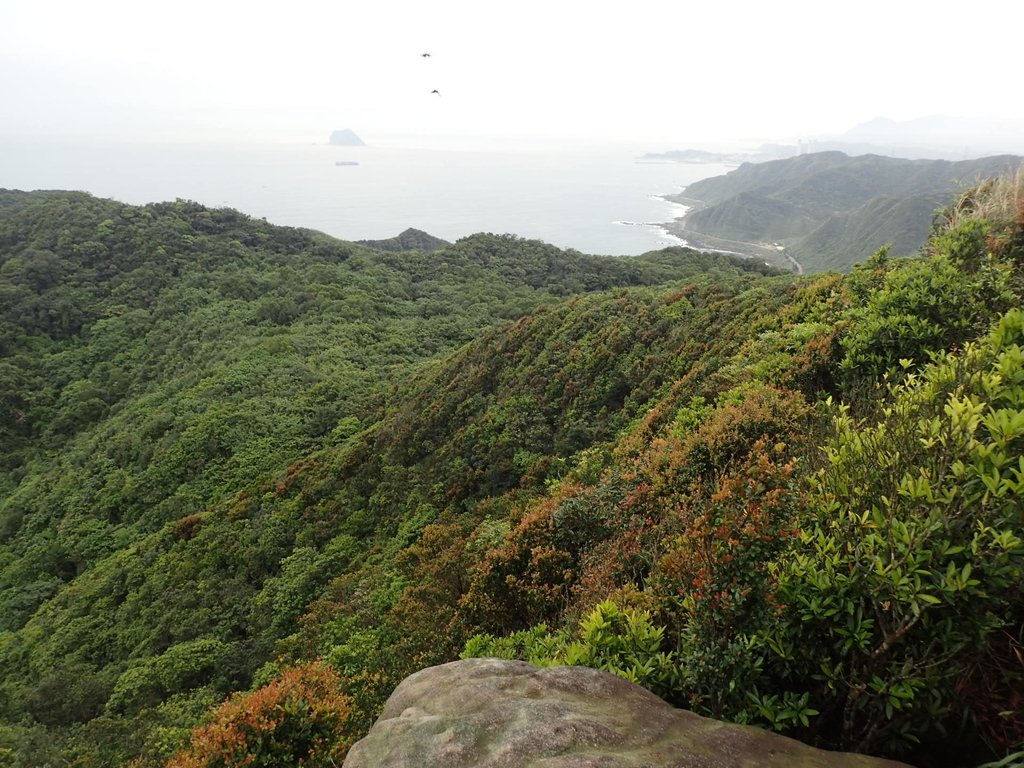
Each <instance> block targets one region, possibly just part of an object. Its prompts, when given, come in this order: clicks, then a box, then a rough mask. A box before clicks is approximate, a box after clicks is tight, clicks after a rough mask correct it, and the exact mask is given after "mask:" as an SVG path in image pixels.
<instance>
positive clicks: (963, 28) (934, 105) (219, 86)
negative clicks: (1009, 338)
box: [0, 0, 1024, 150]
mask: <svg viewBox="0 0 1024 768" xmlns="http://www.w3.org/2000/svg"><path fill="white" fill-rule="evenodd" d="M1021 29H1024V3H1019V2H1010V3H1007V2H1004V1H1003V0H976V1H975V2H973V3H970V4H968V5H965V4H964V3H963V2H962V0H899V2H893V1H892V0H858V2H821V0H775V2H771V3H767V2H761V1H760V0H758V1H757V2H754V1H753V0H716V2H689V3H684V2H679V0H633V1H632V2H630V3H627V4H621V3H617V4H613V3H594V2H589V1H587V2H584V0H557V2H553V1H552V0H516V2H502V1H501V0H496V1H495V2H480V0H431V2H423V1H422V0H372V1H365V0H364V1H363V2H354V1H353V2H344V1H341V2H338V1H335V2H330V3H328V2H321V1H320V0H290V1H289V2H287V3H281V2H278V1H277V0H275V2H269V1H268V0H245V1H244V2H242V1H241V0H217V1H216V2H209V0H176V2H174V3H151V2H139V0H90V1H89V2H82V0H3V1H2V2H0V135H7V136H15V135H17V136H26V135H27V136H36V137H38V136H63V137H69V136H73V137H79V138H81V137H89V138H93V139H100V138H114V139H125V138H133V139H148V140H153V139H161V140H175V141H178V140H195V139H211V138H220V139H230V140H236V141H242V140H257V139H259V140H262V139H266V138H269V137H272V138H288V139H296V138H298V139H301V140H307V141H319V140H321V137H322V136H325V135H327V134H328V133H329V132H330V130H332V129H335V128H345V127H350V128H352V129H353V130H355V131H356V132H357V133H359V134H361V135H363V134H384V133H390V134H404V135H413V136H419V137H451V136H459V137H466V136H504V137H509V139H510V140H515V139H524V138H527V137H538V136H556V137H562V138H569V139H571V140H573V141H588V140H594V139H599V140H609V139H617V140H645V141H649V142H656V143H658V144H659V145H660V146H654V147H652V149H663V150H665V149H677V148H681V145H683V144H685V143H695V142H697V141H700V142H715V141H722V140H728V141H732V140H736V139H740V138H755V137H757V138H760V139H779V140H783V139H785V140H791V139H794V138H800V137H804V138H806V137H807V136H809V135H820V134H828V133H838V132H842V131H844V130H846V129H848V128H850V127H852V126H854V125H857V124H860V123H862V122H865V121H868V120H871V119H873V118H875V117H879V116H884V117H888V118H891V119H894V120H898V121H904V120H909V119H913V118H918V117H924V116H929V115H935V114H951V115H956V116H961V117H972V118H982V117H984V118H1002V119H1017V120H1020V119H1024V100H1021V99H1019V98H1018V97H1017V89H1016V79H1017V76H1018V73H1019V70H1020V46H1019V42H1018V39H1017V38H1018V36H1019V34H1018V33H1019V30H1021ZM422 53H430V54H431V56H430V57H423V56H421V54H422ZM435 89H436V90H438V91H440V93H441V96H436V95H433V94H432V93H431V91H432V90H435Z"/></svg>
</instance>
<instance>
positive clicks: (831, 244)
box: [677, 152, 1021, 272]
mask: <svg viewBox="0 0 1024 768" xmlns="http://www.w3.org/2000/svg"><path fill="white" fill-rule="evenodd" d="M1020 164H1021V158H1020V157H1017V156H1014V155H998V156H993V157H984V158H979V159H976V160H961V161H956V162H951V161H948V160H905V159H901V158H894V157H883V156H881V155H857V156H853V157H850V156H847V155H845V154H844V153H842V152H815V153H811V154H805V155H798V156H796V157H791V158H786V159H783V160H773V161H770V162H765V163H744V164H743V165H741V166H740V167H739V168H737V169H736V170H734V171H732V172H730V173H727V174H725V175H724V176H716V177H712V178H708V179H703V180H701V181H698V182H695V183H693V184H690V185H689V186H688V187H687V188H686V189H685V190H684V191H683V192H682V193H681V194H680V195H678V196H677V197H678V199H679V200H680V201H682V202H687V203H689V204H694V205H695V209H694V210H693V211H691V212H690V213H688V214H687V216H686V217H685V218H684V219H683V220H682V222H681V224H679V225H678V229H679V231H678V232H677V234H679V235H680V236H681V237H684V238H687V239H688V240H689V241H690V242H693V243H700V244H703V245H707V246H708V247H719V248H724V249H727V250H734V251H739V252H742V253H749V254H751V255H754V256H762V257H766V258H768V259H769V260H770V261H773V262H777V261H779V258H780V255H779V253H778V251H777V248H776V246H777V245H781V246H783V247H784V248H785V254H786V255H789V256H792V257H794V258H795V259H796V260H797V261H798V262H799V263H800V264H801V265H802V266H803V268H804V269H805V270H807V271H809V272H823V271H826V270H830V269H837V270H842V271H848V270H849V269H850V268H851V267H852V266H853V265H854V264H857V263H859V262H862V261H864V260H865V259H867V258H868V256H870V255H871V254H872V253H874V252H875V251H877V250H878V249H879V248H881V247H882V246H885V245H891V246H892V254H893V255H894V256H909V255H911V254H913V253H915V252H916V251H917V249H918V248H920V247H921V245H922V244H923V243H924V242H925V239H926V238H927V236H928V232H929V230H930V227H931V216H932V215H933V213H934V212H935V211H936V210H937V209H938V208H940V207H942V206H943V205H944V204H945V203H946V202H947V201H948V199H949V198H950V197H951V196H953V195H954V194H958V193H960V192H963V191H964V190H965V189H967V188H969V187H971V186H973V185H975V184H977V183H978V182H979V181H981V180H982V179H987V178H991V177H995V176H1000V175H1006V174H1008V173H1012V172H1013V171H1015V170H1016V169H1017V168H1018V167H1019V166H1020Z"/></svg>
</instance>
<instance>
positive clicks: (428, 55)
mask: <svg viewBox="0 0 1024 768" xmlns="http://www.w3.org/2000/svg"><path fill="white" fill-rule="evenodd" d="M420 56H422V57H423V58H424V59H429V58H430V54H429V53H421V54H420Z"/></svg>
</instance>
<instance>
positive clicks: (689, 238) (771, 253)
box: [652, 189, 804, 275]
mask: <svg viewBox="0 0 1024 768" xmlns="http://www.w3.org/2000/svg"><path fill="white" fill-rule="evenodd" d="M685 191H686V190H685V189H684V190H683V192H680V193H675V194H668V193H666V194H661V195H654V197H657V198H659V199H661V200H664V201H665V202H666V203H671V204H672V205H674V206H677V207H679V208H681V209H682V212H681V213H680V214H679V215H678V216H675V217H673V219H672V221H670V222H664V223H661V224H655V225H652V226H656V227H657V228H658V229H660V230H661V231H662V232H664V234H665V237H667V238H672V239H675V240H678V241H680V243H681V244H682V245H685V246H686V247H689V248H693V249H694V250H697V251H715V252H717V253H728V254H731V255H733V256H742V257H743V258H747V259H762V260H763V261H764V262H765V263H766V264H768V265H769V266H773V267H778V268H780V269H791V270H792V271H793V272H795V273H796V274H798V275H802V274H803V273H804V268H803V265H802V264H801V263H800V262H799V261H797V260H796V259H795V258H793V256H791V255H790V254H788V253H786V252H785V250H784V249H781V248H780V247H779V246H766V245H762V244H760V243H748V242H745V241H742V240H729V239H727V238H721V237H714V236H713V235H706V234H703V233H701V232H695V231H694V230H690V229H687V228H686V223H685V219H686V217H687V215H688V214H689V213H690V212H691V211H694V210H700V209H701V208H704V207H706V203H704V202H703V201H702V200H697V199H695V198H692V197H686V195H685V194H684V193H685Z"/></svg>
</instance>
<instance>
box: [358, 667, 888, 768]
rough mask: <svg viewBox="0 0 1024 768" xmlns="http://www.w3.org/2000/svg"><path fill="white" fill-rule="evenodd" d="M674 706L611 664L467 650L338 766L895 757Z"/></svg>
mask: <svg viewBox="0 0 1024 768" xmlns="http://www.w3.org/2000/svg"><path fill="white" fill-rule="evenodd" d="M900 765H901V764H899V763H894V762H891V761H887V760H880V759H878V758H872V757H865V756H862V755H852V754H841V753H836V752H825V751H822V750H820V749H815V748H813V747H809V746H807V745H805V744H801V743H800V742H798V741H794V740H793V739H788V738H785V737H783V736H778V735H776V734H772V733H768V732H766V731H762V730H759V729H757V728H751V727H746V726H739V725H730V724H727V723H721V722H718V721H715V720H709V719H707V718H703V717H700V716H699V715H695V714H693V713H692V712H686V711H684V710H680V709H675V708H673V707H671V706H669V705H668V704H666V703H665V702H663V701H662V700H661V699H659V698H658V697H657V696H655V695H654V694H652V693H650V692H649V691H646V690H644V689H643V688H641V687H639V686H637V685H634V684H633V683H630V682H628V681H626V680H623V679H621V678H619V677H615V676H614V675H611V674H608V673H605V672H599V671H597V670H593V669H585V668H582V667H550V668H546V669H538V668H537V667H534V666H532V665H530V664H526V663H525V662H521V661H502V660H499V659H469V660H466V661H456V662H452V663H451V664H444V665H442V666H439V667H431V668H429V669H424V670H422V671H420V672H417V673H416V674H414V675H411V676H410V677H408V678H406V680H405V681H403V682H402V684H401V685H399V686H398V688H396V689H395V692H394V693H393V694H392V695H391V698H390V699H388V702H387V704H386V705H385V707H384V711H383V713H382V714H381V716H380V719H378V720H377V722H376V723H375V724H374V726H373V728H371V729H370V732H369V734H367V736H366V738H364V739H363V740H362V741H360V742H358V743H357V744H356V745H355V746H354V747H353V748H352V750H351V752H349V755H348V758H347V759H346V760H345V768H378V767H380V768H383V767H384V766H387V768H413V767H415V768H441V767H442V766H443V767H444V768H463V767H465V768H469V767H470V766H473V767H474V768H528V767H529V766H534V767H535V768H584V767H587V768H634V767H636V768H640V766H663V767H664V768H754V767H755V766H756V767H757V768H783V767H784V766H785V768H825V767H826V766H828V768H897V767H898V766H900Z"/></svg>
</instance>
